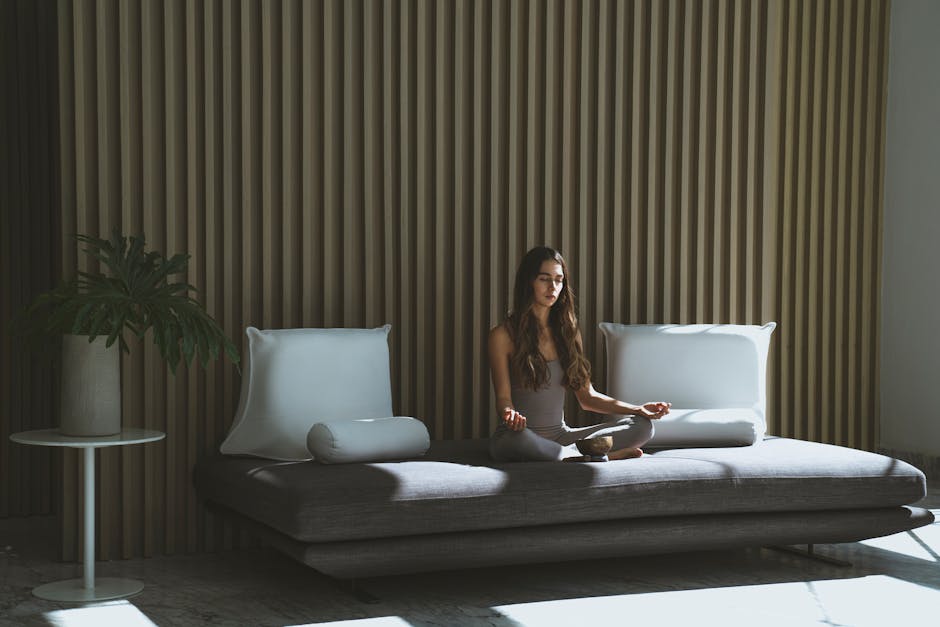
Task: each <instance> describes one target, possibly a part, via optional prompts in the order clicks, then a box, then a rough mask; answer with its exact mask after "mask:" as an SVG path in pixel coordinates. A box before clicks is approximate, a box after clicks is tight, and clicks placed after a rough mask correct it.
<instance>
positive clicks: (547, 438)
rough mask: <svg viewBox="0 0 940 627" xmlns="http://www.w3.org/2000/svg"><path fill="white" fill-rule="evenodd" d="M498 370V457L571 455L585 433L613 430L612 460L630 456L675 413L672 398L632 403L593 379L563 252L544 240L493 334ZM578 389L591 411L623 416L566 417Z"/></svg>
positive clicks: (529, 257)
mask: <svg viewBox="0 0 940 627" xmlns="http://www.w3.org/2000/svg"><path fill="white" fill-rule="evenodd" d="M489 356H490V370H491V373H492V378H493V389H494V391H495V392H496V412H497V414H498V415H499V416H500V419H501V422H500V424H499V426H498V427H497V428H496V431H495V432H494V433H493V435H492V437H491V438H490V454H491V455H492V457H493V458H494V459H495V460H497V461H552V460H560V459H565V458H566V457H567V456H568V455H570V454H573V456H572V457H567V459H569V460H571V461H581V460H588V459H589V458H587V457H583V458H582V457H580V456H579V455H578V454H577V450H576V449H574V447H572V445H573V444H574V443H575V442H577V441H578V440H580V439H583V438H588V437H599V436H601V435H611V436H613V438H614V447H613V449H612V450H611V452H610V453H609V454H608V458H609V459H629V458H632V457H639V456H641V455H642V454H643V450H642V449H641V448H640V447H641V446H642V445H644V444H646V442H647V441H648V440H649V439H650V438H651V437H652V436H653V425H652V423H651V422H650V420H655V419H657V418H662V417H663V416H665V415H666V414H668V413H669V408H670V406H671V403H665V402H654V403H645V404H643V405H632V404H630V403H626V402H623V401H619V400H617V399H614V398H611V397H609V396H605V395H604V394H601V393H599V392H598V391H597V390H595V389H594V386H593V385H591V365H590V363H588V361H587V359H586V358H585V357H584V349H583V347H582V343H581V332H580V331H579V330H578V321H577V318H576V316H575V313H574V293H573V292H572V290H571V284H570V282H569V280H568V269H567V267H566V266H565V260H564V259H563V258H562V256H561V254H560V253H559V252H558V251H556V250H554V249H552V248H546V247H543V246H540V247H538V248H533V249H532V250H530V251H529V252H528V253H526V255H525V257H523V259H522V262H521V263H520V264H519V269H518V270H517V271H516V282H515V286H514V288H513V307H512V311H511V312H510V313H509V315H508V316H507V317H506V320H505V321H503V323H502V324H500V325H498V326H496V327H494V328H493V329H492V330H491V331H490V336H489ZM566 389H570V390H572V391H573V392H574V393H575V396H577V398H578V403H579V404H580V405H581V407H582V408H583V409H585V410H587V411H593V412H597V413H599V414H618V415H620V416H621V417H619V418H616V419H614V420H609V421H607V422H602V423H600V424H596V425H592V426H589V427H581V428H572V427H569V426H568V425H566V424H565V416H564V405H565V392H566Z"/></svg>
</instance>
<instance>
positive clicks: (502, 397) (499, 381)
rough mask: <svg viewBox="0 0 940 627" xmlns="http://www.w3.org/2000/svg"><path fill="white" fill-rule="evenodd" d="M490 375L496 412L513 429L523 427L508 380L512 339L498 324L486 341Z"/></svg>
mask: <svg viewBox="0 0 940 627" xmlns="http://www.w3.org/2000/svg"><path fill="white" fill-rule="evenodd" d="M488 349H489V356H490V376H491V377H492V379H493V392H494V393H495V394H496V414H497V415H498V416H499V417H500V420H502V421H503V422H504V423H505V424H506V426H507V427H509V428H510V429H512V430H513V431H522V430H523V429H525V416H523V415H522V414H520V413H519V412H517V411H516V409H515V407H513V405H512V384H511V383H510V381H509V357H510V355H512V340H511V339H510V338H509V332H508V331H506V327H504V326H503V325H499V326H497V327H495V328H493V329H492V330H491V331H490V337H489V342H488Z"/></svg>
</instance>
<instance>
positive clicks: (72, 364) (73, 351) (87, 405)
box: [60, 335, 121, 437]
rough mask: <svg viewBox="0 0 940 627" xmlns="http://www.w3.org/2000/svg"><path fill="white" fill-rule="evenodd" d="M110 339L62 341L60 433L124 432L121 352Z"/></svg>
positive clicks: (68, 338)
mask: <svg viewBox="0 0 940 627" xmlns="http://www.w3.org/2000/svg"><path fill="white" fill-rule="evenodd" d="M106 342H107V337H103V336H99V337H97V338H95V341H94V342H91V343H89V342H88V337H87V336H83V335H66V336H64V337H63V338H62V407H61V415H62V423H61V427H60V429H61V431H62V433H63V434H65V435H72V436H85V437H87V436H102V435H114V434H116V433H120V431H121V353H120V348H119V347H118V344H117V342H115V343H114V344H112V345H111V347H110V348H105V343H106Z"/></svg>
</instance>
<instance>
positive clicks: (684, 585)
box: [0, 485, 940, 627]
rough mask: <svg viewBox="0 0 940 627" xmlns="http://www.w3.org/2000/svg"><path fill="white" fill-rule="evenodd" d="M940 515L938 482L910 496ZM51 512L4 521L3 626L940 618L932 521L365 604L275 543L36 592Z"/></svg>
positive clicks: (474, 577) (886, 624) (574, 567)
mask: <svg viewBox="0 0 940 627" xmlns="http://www.w3.org/2000/svg"><path fill="white" fill-rule="evenodd" d="M918 505H919V506H921V507H927V508H929V509H932V510H933V511H934V514H935V515H936V516H937V518H938V520H940V486H937V485H934V486H932V487H931V488H930V490H929V491H928V496H927V498H926V499H924V500H923V501H922V502H920V503H918ZM52 525H53V521H52V520H51V519H48V518H31V519H18V520H17V519H13V520H2V521H0V625H2V626H4V627H5V626H7V625H61V626H68V627H74V626H78V625H81V626H85V625H89V626H92V625H93V626H95V627H98V626H102V625H119V626H121V627H125V626H127V627H133V626H137V625H277V626H284V625H310V624H313V625H324V624H326V625H343V626H347V627H363V626H370V627H399V626H416V627H417V626H425V625H441V626H452V625H499V626H502V625H589V624H594V623H606V624H613V625H632V624H635V623H640V622H642V623H644V624H654V625H657V627H662V626H671V625H721V626H722V627H732V626H739V625H740V626H742V627H744V626H746V627H765V626H781V627H792V626H800V625H830V626H836V625H846V626H849V625H851V626H863V625H864V626H872V627H895V626H901V625H940V522H937V523H934V524H933V525H931V526H929V527H924V528H921V529H917V530H915V531H913V532H907V533H900V534H896V535H894V536H889V537H887V538H880V539H876V540H871V541H866V542H860V543H853V544H840V545H821V546H819V547H818V551H819V552H820V553H824V554H827V555H830V556H832V557H836V558H840V559H843V560H848V561H851V562H852V566H851V567H848V568H845V567H839V566H834V565H829V564H826V563H822V562H817V561H811V560H807V559H805V558H801V557H797V556H793V555H789V554H786V553H780V552H777V551H773V550H769V549H741V550H729V551H715V552H701V553H686V554H681V555H665V556H650V557H640V558H621V559H611V560H609V561H607V562H603V563H598V562H569V563H558V564H543V565H538V566H517V567H509V568H493V569H478V570H465V571H451V572H443V573H433V574H423V575H409V576H397V577H385V578H375V579H370V580H366V581H364V582H363V587H364V588H365V589H366V590H367V591H368V592H370V593H371V594H373V595H375V596H376V597H378V598H379V599H380V601H379V602H378V603H374V604H367V603H362V602H360V601H358V600H356V599H355V598H354V597H353V596H352V595H350V594H349V593H348V591H344V590H340V589H337V588H336V587H335V586H334V584H333V583H332V582H330V581H329V580H327V579H326V578H325V577H322V576H321V575H319V574H318V573H316V572H315V571H313V570H311V569H309V568H306V567H304V566H301V565H299V564H297V563H295V562H293V561H291V560H290V559H288V558H286V557H283V556H281V555H280V554H278V553H276V552H274V551H273V550H270V549H264V548H261V549H252V550H243V551H231V552H226V553H219V554H202V555H187V556H173V557H160V558H152V559H146V560H127V561H118V562H102V563H99V564H98V565H97V574H98V575H99V576H105V577H107V576H112V577H114V576H116V577H132V578H135V579H141V580H143V581H144V582H145V583H146V588H145V589H144V590H143V592H141V593H140V594H138V595H136V596H133V597H131V598H129V599H126V600H122V601H114V602H109V603H98V604H89V605H84V606H82V605H70V604H63V603H53V602H49V601H43V600H41V599H38V598H36V597H34V596H33V595H32V594H31V590H32V588H33V587H35V586H37V585H40V584H43V583H47V582H50V581H56V580H59V579H68V578H72V577H78V576H81V567H80V566H79V565H77V564H73V563H69V564H63V563H59V562H56V561H55V559H54V555H53V554H52V551H51V549H50V547H51V543H50V542H48V541H46V539H47V538H49V537H51V536H52V534H53V533H54V529H53V528H52Z"/></svg>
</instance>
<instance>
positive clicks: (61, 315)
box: [15, 231, 239, 436]
mask: <svg viewBox="0 0 940 627" xmlns="http://www.w3.org/2000/svg"><path fill="white" fill-rule="evenodd" d="M75 238H76V239H77V240H78V241H79V242H82V243H84V244H86V246H87V247H86V248H85V249H84V252H86V253H87V254H88V255H90V256H91V257H93V258H95V259H97V260H98V261H99V262H100V264H101V270H102V271H101V272H78V276H76V277H75V278H73V279H71V280H69V281H64V282H63V283H61V284H60V285H59V286H58V287H56V288H54V289H52V290H50V291H48V292H45V293H43V294H40V295H39V296H38V297H37V298H36V299H35V300H34V301H33V302H32V304H30V305H29V306H27V307H26V308H25V309H24V310H23V311H22V312H21V313H20V315H19V316H18V317H17V320H16V321H15V328H16V330H17V332H18V333H20V334H22V335H25V336H27V337H29V338H32V339H34V340H35V339H38V340H50V339H56V338H60V337H61V338H62V359H63V364H62V394H61V397H62V422H61V431H62V432H63V433H65V434H67V435H74V436H93V435H95V436H100V435H110V434H114V433H118V432H120V430H121V391H120V351H124V352H130V347H129V346H128V344H127V341H126V339H125V332H127V333H130V334H131V335H133V336H136V337H137V338H138V339H142V338H143V337H144V335H145V334H146V333H147V332H148V331H150V332H151V333H152V336H153V343H154V344H155V345H156V346H157V348H158V350H159V351H160V355H161V356H162V357H163V359H164V360H165V361H166V363H167V365H168V366H169V367H170V370H171V371H172V372H173V373H174V374H175V373H176V368H177V366H179V363H180V361H184V362H186V364H190V363H192V361H193V359H194V358H196V357H198V358H199V361H200V363H201V364H202V366H203V368H207V367H208V364H209V360H210V359H217V358H219V357H220V356H221V354H222V353H223V352H224V353H225V354H226V355H228V357H229V359H230V360H231V361H232V362H233V363H235V364H238V361H239V356H238V351H237V350H236V349H235V345H234V344H233V343H232V341H231V340H230V339H229V338H228V337H227V336H226V335H225V332H224V331H223V330H222V329H221V327H219V325H218V324H217V323H216V322H215V320H213V319H212V318H211V317H210V316H209V314H208V313H206V310H205V308H204V307H203V306H202V305H201V304H200V303H199V302H197V301H196V300H195V299H193V298H192V297H191V296H190V292H194V291H195V288H194V287H193V286H192V285H190V284H188V283H183V282H171V281H170V277H172V276H174V275H177V274H180V273H183V272H185V271H186V267H187V265H188V263H189V255H187V254H177V255H174V256H173V257H171V258H170V259H167V258H166V257H164V256H163V255H162V254H161V253H158V252H153V251H150V252H147V251H145V249H144V247H145V241H144V238H143V236H132V237H130V238H127V237H124V236H122V235H120V234H119V233H118V232H117V231H115V232H114V233H113V234H112V235H111V237H110V239H107V240H105V239H100V238H97V237H92V236H90V235H76V236H75ZM105 270H106V271H107V273H105V272H104V271H105Z"/></svg>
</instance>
